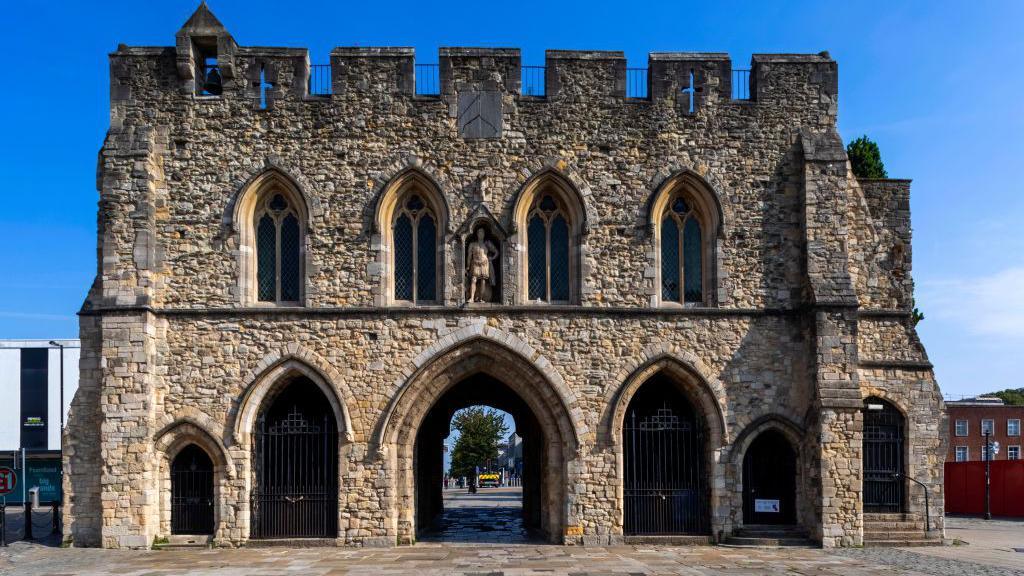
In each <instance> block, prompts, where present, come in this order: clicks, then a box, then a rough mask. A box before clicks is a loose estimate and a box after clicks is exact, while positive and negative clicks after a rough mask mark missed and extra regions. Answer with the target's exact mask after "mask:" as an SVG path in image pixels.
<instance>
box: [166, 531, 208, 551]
mask: <svg viewBox="0 0 1024 576" xmlns="http://www.w3.org/2000/svg"><path fill="white" fill-rule="evenodd" d="M212 542H213V537H212V536H210V535H208V534H173V535H171V536H170V537H168V538H167V542H162V543H160V544H155V545H154V546H153V547H154V548H156V549H158V550H182V549H194V548H209V547H210V544H211V543H212Z"/></svg>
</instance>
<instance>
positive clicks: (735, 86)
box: [732, 68, 750, 100]
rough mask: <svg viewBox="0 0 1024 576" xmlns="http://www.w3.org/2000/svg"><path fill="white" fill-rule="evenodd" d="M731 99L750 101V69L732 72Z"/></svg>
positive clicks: (737, 69)
mask: <svg viewBox="0 0 1024 576" xmlns="http://www.w3.org/2000/svg"><path fill="white" fill-rule="evenodd" d="M732 99H733V100H750V69H748V68H736V69H734V70H733V71H732Z"/></svg>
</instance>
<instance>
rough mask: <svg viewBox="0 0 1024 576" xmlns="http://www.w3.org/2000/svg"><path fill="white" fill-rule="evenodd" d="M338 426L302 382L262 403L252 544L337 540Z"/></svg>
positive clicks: (319, 396) (311, 386) (315, 390)
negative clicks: (278, 540) (275, 540)
mask: <svg viewBox="0 0 1024 576" xmlns="http://www.w3.org/2000/svg"><path fill="white" fill-rule="evenodd" d="M337 431H338V425H337V422H336V421H335V418H334V412H333V410H332V408H331V404H330V402H328V399H327V398H326V397H325V396H324V394H323V392H321V391H320V388H319V387H318V386H317V385H316V384H315V383H314V382H313V381H311V380H309V379H308V378H306V377H297V378H295V379H294V380H292V381H290V382H288V383H287V384H285V385H284V386H283V387H281V388H280V389H279V390H278V392H277V394H275V395H273V396H268V397H267V398H266V399H264V403H263V406H262V407H261V408H260V412H259V415H258V417H257V420H256V429H255V432H254V434H253V447H252V450H253V455H252V462H253V490H252V497H251V500H252V501H251V509H252V538H258V539H273V538H336V537H337V535H338V432H337Z"/></svg>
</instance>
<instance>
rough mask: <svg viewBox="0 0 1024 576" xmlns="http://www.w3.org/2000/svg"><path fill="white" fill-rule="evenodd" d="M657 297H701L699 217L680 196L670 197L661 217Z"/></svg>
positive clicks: (666, 299)
mask: <svg viewBox="0 0 1024 576" xmlns="http://www.w3.org/2000/svg"><path fill="white" fill-rule="evenodd" d="M661 300H662V302H676V303H679V304H700V303H703V302H704V300H705V298H704V235H703V233H702V230H701V223H700V219H699V218H698V216H697V214H696V212H694V210H693V209H692V208H691V207H690V204H689V203H687V201H686V200H685V199H684V198H683V197H682V196H676V197H675V198H673V199H672V200H671V202H669V205H668V207H667V209H666V210H665V211H664V214H663V215H662V217H661Z"/></svg>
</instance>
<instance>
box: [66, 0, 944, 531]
mask: <svg viewBox="0 0 1024 576" xmlns="http://www.w3.org/2000/svg"><path fill="white" fill-rule="evenodd" d="M439 56H440V59H439V79H440V90H439V92H440V93H439V95H434V96H430V95H417V94H416V93H415V74H416V67H415V65H414V64H415V58H416V57H415V54H414V52H413V50H412V49H407V48H362V47H360V48H336V49H335V50H334V51H333V52H332V53H331V56H330V82H331V94H330V95H311V94H309V89H308V85H309V84H308V82H309V78H310V74H311V66H310V62H309V56H308V54H307V51H306V50H305V49H296V48H264V47H251V46H241V45H238V44H237V43H236V41H235V40H234V38H233V37H232V36H231V35H230V34H229V33H228V32H227V30H225V28H224V27H223V26H222V25H221V23H220V22H219V21H218V20H217V19H216V18H215V17H214V16H213V15H212V13H210V12H209V10H208V8H207V7H206V6H205V4H204V5H203V6H201V7H200V8H199V10H197V12H196V13H195V14H194V15H193V17H192V18H191V19H190V20H189V21H188V22H187V23H186V25H185V26H184V27H183V28H182V29H181V31H179V33H178V36H177V42H176V44H175V46H172V47H128V46H121V47H119V48H118V50H117V51H116V52H114V53H113V54H111V55H110V72H111V125H110V130H109V132H108V134H107V137H106V140H105V142H104V144H103V149H102V151H101V152H100V156H99V163H98V177H97V187H98V189H99V191H100V202H99V218H98V243H99V247H98V268H97V276H96V280H95V283H94V284H93V286H92V289H91V290H90V292H89V295H88V297H87V299H86V302H85V304H84V306H83V308H82V311H81V338H82V343H83V353H82V360H81V381H80V382H81V383H80V387H79V391H78V393H77V395H76V397H75V399H74V402H73V407H72V411H71V415H70V418H69V424H68V430H67V435H66V438H65V446H66V447H67V449H66V452H65V469H66V474H65V487H64V488H65V490H64V493H65V498H66V507H65V525H66V529H65V534H66V538H67V539H68V540H69V541H70V542H72V543H73V544H74V545H76V546H103V547H111V548H143V547H148V546H150V545H151V544H152V543H153V541H154V539H156V538H161V537H165V536H168V535H169V534H170V532H171V526H172V524H171V522H172V520H171V514H172V512H171V507H172V504H171V494H172V488H173V486H172V481H171V480H170V478H171V476H170V473H169V466H170V465H171V464H170V463H171V461H172V460H173V458H174V457H175V455H176V454H177V453H178V452H180V451H181V450H182V449H183V447H185V446H187V445H190V444H195V445H196V446H199V447H200V448H201V449H202V450H203V451H205V452H206V453H207V454H208V455H209V457H210V459H211V460H212V462H213V469H214V489H213V491H214V505H213V507H214V513H213V514H214V528H213V538H214V542H215V543H217V544H219V545H226V546H236V545H243V544H245V543H246V542H249V541H251V540H253V539H255V536H254V532H253V530H254V522H255V519H254V511H253V509H252V502H253V493H254V492H253V491H254V490H255V488H254V486H255V485H256V483H257V476H256V474H257V472H256V471H255V470H254V463H253V462H254V456H253V453H254V452H253V450H254V443H253V442H254V441H253V438H254V434H255V430H256V428H255V427H256V426H257V422H259V421H261V418H262V416H261V414H263V412H262V411H263V410H264V409H263V408H262V405H263V403H264V400H265V399H266V400H267V402H270V399H272V398H273V397H274V396H275V395H276V394H277V393H278V392H279V391H280V389H281V387H282V386H283V385H284V384H283V383H286V382H288V381H290V380H294V379H295V378H296V377H302V378H306V379H308V380H310V381H312V382H314V383H315V384H316V385H317V386H318V387H319V388H320V389H321V390H322V391H323V392H324V396H325V397H326V398H327V399H328V404H330V409H331V411H332V412H333V414H334V415H335V418H336V420H337V425H338V428H339V432H340V433H339V436H338V466H337V470H338V479H337V486H338V495H337V497H338V503H337V516H338V518H337V534H336V538H334V535H333V534H332V535H331V536H332V539H333V541H334V542H336V543H337V544H343V545H367V546H368V545H385V546H387V545H395V544H401V543H407V542H411V541H413V540H414V539H415V537H416V529H417V526H418V525H419V524H418V521H419V520H422V519H417V518H416V517H415V515H416V512H415V511H416V498H419V497H421V496H416V494H420V492H419V491H417V490H418V488H417V486H416V482H417V480H416V478H418V476H417V471H416V466H417V459H416V457H414V456H413V453H414V449H413V444H414V442H415V438H416V435H417V427H418V426H419V423H420V422H422V421H423V417H424V416H423V414H424V413H425V412H427V411H428V410H429V409H430V407H431V406H433V405H434V403H435V402H437V401H438V399H439V398H440V397H441V396H442V395H443V394H444V392H445V390H447V389H448V388H449V387H450V386H452V385H455V384H457V382H458V381H459V380H460V379H463V378H469V377H473V374H486V375H488V376H490V377H493V378H494V379H496V380H501V381H502V382H503V383H504V385H506V386H507V387H508V388H509V389H510V390H511V391H512V392H514V393H515V394H516V395H518V397H520V398H521V399H522V402H523V404H524V405H525V406H527V407H528V409H529V410H530V411H531V412H532V414H533V417H534V418H535V421H536V425H537V429H538V430H540V434H541V435H542V437H543V438H544V439H545V440H544V443H543V450H542V452H543V454H544V455H545V456H543V458H544V460H543V463H542V465H541V467H542V470H543V480H538V482H542V484H543V487H542V488H541V489H540V491H539V492H538V494H540V498H541V499H542V501H543V510H544V514H545V516H544V518H543V519H541V520H538V522H539V525H540V526H541V527H543V529H544V532H545V533H546V534H547V535H548V537H549V539H551V540H552V541H556V542H564V543H567V544H590V543H615V542H621V541H622V540H623V539H624V538H627V537H629V536H630V533H629V529H628V528H627V526H626V521H625V519H624V518H625V516H626V514H627V513H628V509H629V506H630V504H628V503H627V500H626V498H625V496H624V484H625V482H626V481H625V479H624V467H625V463H624V462H625V459H626V458H627V456H626V455H625V454H626V451H625V450H624V448H623V440H622V437H623V436H622V434H623V425H624V424H623V422H624V414H625V411H626V406H627V404H628V403H629V401H630V399H631V398H632V397H633V396H634V393H636V392H637V391H638V390H639V389H640V388H642V386H643V385H644V383H645V381H647V380H648V379H649V378H652V377H654V376H655V375H658V374H661V375H665V376H667V377H668V378H670V379H672V380H673V381H675V382H678V386H679V387H680V389H681V390H683V391H684V392H685V395H686V397H687V398H688V401H689V402H690V403H691V404H692V405H693V406H694V407H695V410H696V411H697V412H698V413H699V414H700V420H701V421H702V422H704V426H705V428H704V430H705V433H704V436H703V438H704V440H703V441H704V442H705V443H706V444H705V446H706V460H705V462H704V468H703V470H704V472H703V473H704V474H706V478H707V482H706V485H705V486H706V490H705V491H704V492H703V493H702V495H701V498H702V499H703V501H704V502H705V504H704V505H705V506H706V510H707V530H702V532H703V533H704V534H706V535H708V536H710V537H711V538H712V539H715V540H717V539H719V538H722V537H725V536H728V535H729V534H730V533H732V532H733V530H734V529H735V528H737V527H739V526H742V525H743V524H744V523H745V512H744V498H745V496H744V492H745V487H744V482H745V480H744V456H745V452H746V450H747V448H748V447H750V446H751V445H752V442H754V440H755V439H756V438H757V437H758V435H759V434H761V433H762V432H764V431H770V430H774V431H776V432H778V433H781V434H782V435H783V436H784V437H785V438H787V439H788V441H789V442H790V443H791V444H792V447H793V449H794V451H795V454H796V463H797V468H796V470H797V475H796V476H797V477H796V479H795V490H796V495H795V504H794V505H795V506H796V514H795V522H796V524H797V525H799V526H802V527H803V528H804V529H806V530H807V531H808V533H809V534H810V536H811V537H812V538H813V539H815V540H817V541H820V542H821V543H822V544H823V545H824V546H852V545H859V544H861V543H862V541H863V534H864V528H863V512H864V503H863V500H864V490H863V488H862V474H863V464H862V462H863V461H864V446H865V444H864V418H865V412H864V406H865V405H864V400H865V399H866V398H869V397H873V398H882V399H884V400H886V401H888V402H891V403H892V405H894V406H895V407H897V408H898V410H899V411H900V413H901V414H902V416H903V418H905V423H906V424H905V430H904V432H903V458H904V462H905V464H904V473H905V474H906V476H908V477H910V478H913V479H915V480H917V481H920V482H922V483H924V484H925V485H927V486H928V488H929V490H930V491H931V500H930V501H931V519H932V523H933V528H935V529H937V530H939V531H941V530H942V501H943V498H942V459H943V454H944V453H945V447H944V442H945V438H944V436H943V435H944V431H945V430H946V426H945V425H944V424H943V423H942V421H941V420H942V412H943V406H942V402H941V397H940V395H939V391H938V388H937V385H936V383H935V380H934V376H933V373H932V369H931V364H930V363H929V362H928V358H927V356H926V354H925V352H924V349H923V347H922V346H921V343H920V342H919V340H918V338H917V335H916V332H915V330H914V326H913V322H912V318H911V314H910V310H911V309H912V304H911V302H912V297H913V282H912V279H911V275H910V268H911V250H910V246H911V243H910V242H911V238H910V213H909V182H908V181H903V180H871V181H864V180H861V181H858V180H857V179H856V178H855V177H853V175H852V173H850V170H849V163H848V162H847V158H846V154H845V151H844V149H843V146H842V143H841V141H840V139H839V136H838V134H837V132H836V112H837V98H838V94H837V84H838V79H837V66H836V63H835V62H834V61H833V60H831V59H830V58H829V56H828V54H827V53H822V54H818V55H757V56H755V57H754V58H753V62H752V67H751V72H750V98H749V99H747V100H736V99H733V98H732V82H733V75H732V72H731V70H732V64H731V61H730V60H729V58H728V56H726V55H723V54H707V53H656V54H651V55H650V60H649V63H648V96H647V97H646V98H643V99H639V98H627V97H626V60H625V57H624V56H623V54H622V53H621V52H576V51H549V52H548V54H547V61H546V70H545V95H544V96H542V97H535V96H525V95H523V94H522V86H521V71H520V64H521V63H520V53H519V50H516V49H483V48H445V49H442V50H441V53H440V55H439ZM208 58H216V64H217V70H218V72H219V75H220V76H221V81H222V84H223V93H222V94H219V95H216V94H204V93H203V90H202V88H203V86H202V83H203V79H204V77H205V72H204V70H203V68H204V66H203V64H204V63H205V62H206V59H208ZM691 79H692V84H691ZM408 187H414V188H415V189H417V190H422V191H424V192H422V194H424V195H425V197H427V196H429V192H427V191H429V190H434V191H435V192H436V194H435V196H433V197H432V198H435V200H434V202H435V203H434V204H430V206H431V207H434V208H436V210H435V211H436V212H437V214H438V218H437V220H438V224H437V225H438V227H439V237H440V239H441V240H440V244H439V248H438V250H437V263H438V264H437V268H438V273H437V279H438V286H439V288H438V297H437V299H436V302H433V303H431V304H429V305H411V304H410V303H408V302H401V301H400V300H401V299H400V298H398V297H397V296H396V288H395V277H396V274H397V272H396V270H395V266H394V265H393V263H392V262H393V260H392V259H393V258H395V256H394V247H395V240H394V239H393V238H392V235H391V232H390V227H391V225H392V224H391V223H392V221H393V217H392V212H391V211H392V210H394V209H395V208H394V205H395V203H396V202H397V200H396V198H398V196H397V195H399V194H401V193H402V192H403V191H404V190H406V189H408ZM545 187H551V189H555V188H557V189H558V190H561V191H562V192H561V194H562V196H559V198H561V199H562V200H560V201H564V202H565V203H566V206H567V207H566V208H565V210H566V212H567V213H568V214H569V215H570V219H571V220H572V226H573V227H574V228H573V232H572V238H571V246H572V252H571V255H570V261H571V264H570V269H571V273H572V278H571V280H570V291H571V294H570V297H569V299H568V302H560V303H553V304H546V303H538V302H536V299H535V298H530V297H528V292H527V288H526V282H527V274H528V273H534V272H529V271H528V268H529V266H528V265H527V260H526V259H527V257H528V256H527V251H526V249H525V248H524V246H525V241H526V240H525V238H526V230H525V226H524V224H523V222H525V220H523V219H522V218H521V216H522V215H524V214H526V213H527V211H528V210H529V209H530V206H529V203H530V201H531V200H530V199H531V198H532V197H533V195H534V194H535V191H536V190H543V189H548V188H545ZM268 189H273V190H282V191H285V192H282V194H286V195H287V197H288V199H289V200H288V201H289V202H292V203H294V204H296V205H299V206H298V207H297V208H296V212H297V213H298V215H299V217H300V220H301V222H302V223H301V231H302V241H301V249H300V254H301V264H300V270H301V281H300V284H301V296H300V297H299V299H298V301H297V302H287V303H283V302H282V303H274V302H264V301H259V300H257V298H256V296H255V294H256V291H257V281H256V274H257V273H256V272H255V271H254V270H255V269H256V266H257V263H256V262H257V261H256V259H255V258H256V256H255V255H254V254H255V252H256V249H255V248H254V244H253V238H254V232H253V220H254V214H255V212H254V210H255V209H256V208H255V207H256V205H257V203H258V201H259V200H258V199H259V198H261V196H260V194H263V191H265V190H268ZM680 190H684V191H685V194H687V196H685V197H686V198H687V202H689V203H690V204H691V206H695V208H694V210H696V211H698V212H700V213H701V214H703V217H705V218H706V220H704V221H703V222H705V226H706V228H705V230H706V231H707V234H706V235H705V236H704V237H703V242H704V243H705V244H704V246H705V247H706V250H705V251H704V252H703V254H704V256H703V260H701V262H702V266H703V270H704V273H703V278H704V280H703V282H704V290H703V295H702V296H701V297H700V301H699V302H696V303H693V302H687V303H686V304H685V305H680V304H678V303H675V304H673V303H671V302H665V301H663V291H662V280H660V279H661V275H662V274H664V273H665V272H663V268H664V266H663V263H662V262H661V256H660V254H661V252H660V251H659V250H660V249H659V242H660V240H659V239H660V238H661V232H659V230H660V225H661V220H660V218H661V217H662V216H661V214H662V212H659V211H658V210H659V208H658V207H659V206H665V205H666V203H667V201H666V200H665V198H669V197H671V195H673V194H677V193H681V192H679V191H680ZM428 204H429V201H428ZM478 226H484V227H485V228H486V230H488V231H489V232H488V234H489V236H488V237H489V238H493V242H494V243H495V244H496V245H497V246H498V249H499V251H500V257H499V258H498V260H497V266H496V267H495V270H498V271H499V272H498V274H499V276H500V279H499V280H500V281H497V282H495V284H494V286H495V287H496V288H495V290H497V291H498V294H497V296H496V298H495V299H494V301H493V303H482V304H471V305H466V289H467V281H468V280H467V279H468V276H467V274H466V272H465V270H466V262H465V254H466V252H465V246H466V243H467V242H468V241H471V240H472V238H470V237H471V235H472V234H473V233H474V231H475V230H476V229H477V227H478ZM556 300H557V299H556ZM902 490H903V491H904V492H905V496H904V498H903V501H902V502H899V503H897V505H898V506H899V507H900V509H901V510H902V511H903V512H906V513H909V514H916V515H921V516H922V517H923V513H924V500H923V493H922V491H921V490H920V488H919V487H918V486H917V485H915V484H912V483H909V482H908V483H906V485H905V486H904V488H903V489H902ZM332 510H333V509H332ZM751 521H753V520H751V519H750V518H747V519H746V522H751Z"/></svg>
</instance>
